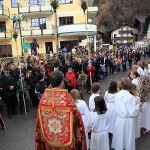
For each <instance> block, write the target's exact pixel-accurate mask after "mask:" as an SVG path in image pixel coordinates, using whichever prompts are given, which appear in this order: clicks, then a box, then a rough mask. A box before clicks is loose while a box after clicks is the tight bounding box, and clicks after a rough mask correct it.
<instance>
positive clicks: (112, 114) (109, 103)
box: [104, 92, 117, 134]
mask: <svg viewBox="0 0 150 150" xmlns="http://www.w3.org/2000/svg"><path fill="white" fill-rule="evenodd" d="M115 95H116V94H112V93H108V92H106V93H105V96H104V100H105V104H106V107H107V113H108V120H109V128H108V132H109V133H111V134H113V132H114V126H115V122H116V116H117V115H116V111H115V107H114V103H115Z"/></svg>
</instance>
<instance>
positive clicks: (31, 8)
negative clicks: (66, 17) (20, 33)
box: [19, 0, 52, 13]
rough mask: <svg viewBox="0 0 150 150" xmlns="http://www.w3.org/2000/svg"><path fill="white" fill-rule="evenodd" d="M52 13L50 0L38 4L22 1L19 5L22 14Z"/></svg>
mask: <svg viewBox="0 0 150 150" xmlns="http://www.w3.org/2000/svg"><path fill="white" fill-rule="evenodd" d="M50 11H52V7H51V5H50V0H49V1H48V0H47V1H37V3H34V4H33V3H32V2H30V1H28V2H25V1H24V0H22V1H21V2H20V3H19V12H21V13H31V12H49V13H50Z"/></svg>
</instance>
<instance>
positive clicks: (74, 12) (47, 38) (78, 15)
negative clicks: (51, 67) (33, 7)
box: [0, 0, 87, 56]
mask: <svg viewBox="0 0 150 150" xmlns="http://www.w3.org/2000/svg"><path fill="white" fill-rule="evenodd" d="M3 1H4V6H6V7H8V8H9V11H10V16H11V15H12V14H16V15H18V13H19V12H18V8H11V0H3ZM18 1H19V2H20V4H21V5H22V7H26V8H27V7H28V3H29V0H27V1H25V0H18ZM80 2H81V1H80V0H73V3H72V4H59V8H58V9H57V23H58V24H57V26H59V17H65V16H73V17H74V24H81V23H82V24H84V23H85V16H84V13H83V10H82V9H81V7H80ZM49 5H50V2H49ZM23 15H24V14H23ZM54 16H55V15H54V13H48V14H43V13H37V14H36V13H35V14H33V15H29V14H28V15H27V16H26V17H27V22H26V21H22V22H21V30H22V32H23V31H25V30H28V31H29V30H31V18H38V17H46V25H47V27H48V28H50V27H51V25H53V26H52V28H53V30H54V27H55V17H54ZM86 18H87V16H86ZM0 21H5V22H6V28H7V29H8V30H9V31H12V27H13V21H12V20H11V19H10V18H1V17H0ZM32 29H36V27H35V28H32ZM33 32H34V31H33ZM78 37H79V36H77V35H74V36H72V35H70V36H58V40H59V41H58V44H59V47H60V41H71V40H78ZM22 39H23V42H29V43H31V42H32V38H31V35H29V36H27V37H22ZM37 39H38V44H39V50H38V52H39V53H45V52H46V50H45V42H52V43H53V52H56V41H55V32H54V35H44V36H42V35H40V36H38V37H37ZM7 44H11V45H12V51H13V56H17V55H21V54H22V48H21V37H20V35H19V36H18V38H17V43H16V42H15V40H14V39H13V38H11V39H10V38H9V39H1V38H0V45H7ZM16 48H17V49H18V52H17V50H16ZM29 52H30V50H29Z"/></svg>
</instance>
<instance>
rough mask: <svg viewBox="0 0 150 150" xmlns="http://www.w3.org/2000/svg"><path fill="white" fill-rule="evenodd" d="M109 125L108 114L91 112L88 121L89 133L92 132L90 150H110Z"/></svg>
mask: <svg viewBox="0 0 150 150" xmlns="http://www.w3.org/2000/svg"><path fill="white" fill-rule="evenodd" d="M108 124H109V123H108V116H107V113H105V114H101V115H98V114H97V112H91V114H90V116H89V118H88V121H87V129H88V132H90V131H92V132H91V145H90V150H109V137H108V131H107V129H108V126H109V125H108Z"/></svg>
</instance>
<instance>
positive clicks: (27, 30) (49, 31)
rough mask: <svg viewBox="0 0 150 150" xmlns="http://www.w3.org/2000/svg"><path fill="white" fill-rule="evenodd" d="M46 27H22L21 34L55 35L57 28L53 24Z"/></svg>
mask: <svg viewBox="0 0 150 150" xmlns="http://www.w3.org/2000/svg"><path fill="white" fill-rule="evenodd" d="M46 26H47V27H46V28H40V27H34V28H33V27H26V26H25V27H22V28H21V34H22V36H23V37H31V36H32V35H34V36H54V34H55V30H54V26H53V25H46Z"/></svg>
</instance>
